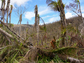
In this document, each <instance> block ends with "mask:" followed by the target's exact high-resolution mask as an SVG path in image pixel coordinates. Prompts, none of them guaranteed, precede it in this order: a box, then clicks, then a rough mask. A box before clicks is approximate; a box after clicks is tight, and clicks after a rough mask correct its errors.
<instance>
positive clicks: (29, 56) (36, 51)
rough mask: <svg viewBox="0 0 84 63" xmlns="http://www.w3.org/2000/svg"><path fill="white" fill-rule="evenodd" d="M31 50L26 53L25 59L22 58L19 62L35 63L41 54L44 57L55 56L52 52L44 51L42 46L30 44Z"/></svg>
mask: <svg viewBox="0 0 84 63" xmlns="http://www.w3.org/2000/svg"><path fill="white" fill-rule="evenodd" d="M29 49H30V50H29V51H28V52H27V53H26V55H25V56H24V58H23V59H21V60H20V62H19V63H35V61H37V60H38V58H39V55H40V56H42V57H44V56H46V57H51V58H54V56H55V55H54V54H53V53H51V52H45V51H42V50H41V49H40V48H37V47H33V46H30V47H29Z"/></svg>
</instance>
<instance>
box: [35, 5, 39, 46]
mask: <svg viewBox="0 0 84 63" xmlns="http://www.w3.org/2000/svg"><path fill="white" fill-rule="evenodd" d="M35 30H37V46H38V42H39V14H38V6H37V5H36V6H35Z"/></svg>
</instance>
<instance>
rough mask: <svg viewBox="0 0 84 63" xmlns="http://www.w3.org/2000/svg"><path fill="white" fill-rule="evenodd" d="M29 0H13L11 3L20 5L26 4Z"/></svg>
mask: <svg viewBox="0 0 84 63" xmlns="http://www.w3.org/2000/svg"><path fill="white" fill-rule="evenodd" d="M28 1H30V0H11V4H12V5H14V4H16V5H18V6H20V5H24V4H25V3H26V2H28Z"/></svg>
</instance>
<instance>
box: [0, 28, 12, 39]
mask: <svg viewBox="0 0 84 63" xmlns="http://www.w3.org/2000/svg"><path fill="white" fill-rule="evenodd" d="M0 32H1V33H3V34H5V35H6V36H8V37H10V38H13V36H12V35H10V34H9V33H7V32H6V31H4V30H3V29H1V28H0Z"/></svg>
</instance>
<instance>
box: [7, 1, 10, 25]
mask: <svg viewBox="0 0 84 63" xmlns="http://www.w3.org/2000/svg"><path fill="white" fill-rule="evenodd" d="M9 5H10V0H8V1H7V7H6V10H7V19H6V23H7V24H8V11H9Z"/></svg>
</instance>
